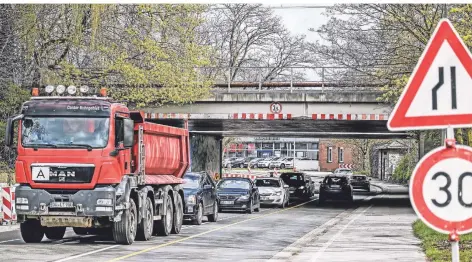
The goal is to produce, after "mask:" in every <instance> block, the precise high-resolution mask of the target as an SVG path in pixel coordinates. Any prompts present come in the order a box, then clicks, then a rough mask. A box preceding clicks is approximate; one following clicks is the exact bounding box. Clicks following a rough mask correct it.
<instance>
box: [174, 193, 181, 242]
mask: <svg viewBox="0 0 472 262" xmlns="http://www.w3.org/2000/svg"><path fill="white" fill-rule="evenodd" d="M175 197H176V198H177V199H176V203H175V207H174V223H173V224H174V225H173V226H172V233H173V234H179V233H180V230H182V223H183V222H184V205H183V204H182V196H181V195H180V194H176V195H175Z"/></svg>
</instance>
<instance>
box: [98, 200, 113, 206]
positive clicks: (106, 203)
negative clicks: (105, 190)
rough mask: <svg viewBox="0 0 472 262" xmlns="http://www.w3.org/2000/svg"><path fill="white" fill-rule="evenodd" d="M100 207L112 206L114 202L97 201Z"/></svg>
mask: <svg viewBox="0 0 472 262" xmlns="http://www.w3.org/2000/svg"><path fill="white" fill-rule="evenodd" d="M97 205H98V206H111V205H113V201H112V200H111V199H97Z"/></svg>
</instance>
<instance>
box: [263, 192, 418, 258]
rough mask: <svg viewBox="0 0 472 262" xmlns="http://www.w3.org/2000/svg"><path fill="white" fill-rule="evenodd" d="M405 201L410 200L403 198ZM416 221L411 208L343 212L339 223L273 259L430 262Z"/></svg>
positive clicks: (380, 207) (324, 227)
mask: <svg viewBox="0 0 472 262" xmlns="http://www.w3.org/2000/svg"><path fill="white" fill-rule="evenodd" d="M377 198H382V196H380V197H377ZM400 198H401V196H398V195H397V196H392V199H391V200H389V199H385V201H393V202H395V201H398V200H400ZM375 200H377V199H375ZM378 200H384V199H378ZM401 201H407V200H406V199H405V197H403V199H401ZM375 202H378V201H374V203H375ZM379 203H381V201H380V202H379ZM415 220H416V215H415V213H414V211H413V210H412V209H411V208H409V207H405V206H395V205H392V206H388V205H381V204H379V205H371V206H367V205H365V206H361V207H359V208H358V209H356V210H355V211H354V212H352V213H341V214H340V215H338V217H336V218H335V220H333V221H328V222H327V223H328V225H322V226H321V227H320V228H316V229H314V230H313V231H311V232H310V233H308V234H306V235H305V236H304V237H302V238H300V239H299V240H298V241H297V242H295V243H293V244H292V245H290V246H288V247H287V248H285V249H284V250H282V251H281V252H279V253H278V254H277V255H276V256H274V257H273V258H272V259H271V260H272V261H292V262H307V261H313V262H315V261H316V262H328V261H329V262H348V261H376V262H377V261H402V262H410V261H411V262H413V261H414V262H418V261H427V260H426V257H425V255H424V254H423V251H422V249H421V246H420V241H419V240H418V239H417V238H416V237H415V236H414V235H413V230H412V227H411V225H412V223H413V221H415Z"/></svg>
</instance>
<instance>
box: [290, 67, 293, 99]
mask: <svg viewBox="0 0 472 262" xmlns="http://www.w3.org/2000/svg"><path fill="white" fill-rule="evenodd" d="M292 92H293V67H290V93H292Z"/></svg>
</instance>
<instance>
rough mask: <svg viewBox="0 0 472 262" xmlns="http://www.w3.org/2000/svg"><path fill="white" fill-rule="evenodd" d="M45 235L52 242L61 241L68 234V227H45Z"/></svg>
mask: <svg viewBox="0 0 472 262" xmlns="http://www.w3.org/2000/svg"><path fill="white" fill-rule="evenodd" d="M44 233H45V234H46V237H47V238H49V239H51V240H61V239H63V238H64V235H65V234H66V227H45V228H44Z"/></svg>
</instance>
